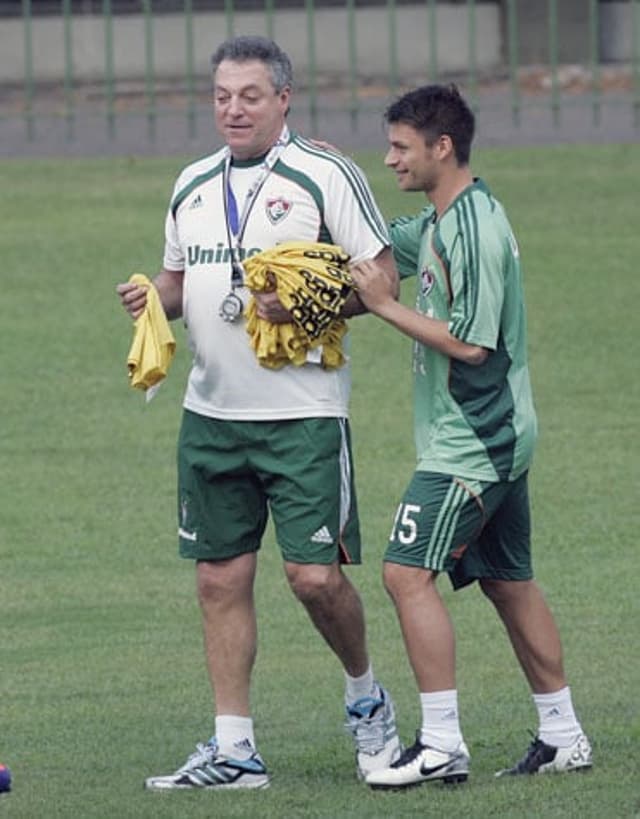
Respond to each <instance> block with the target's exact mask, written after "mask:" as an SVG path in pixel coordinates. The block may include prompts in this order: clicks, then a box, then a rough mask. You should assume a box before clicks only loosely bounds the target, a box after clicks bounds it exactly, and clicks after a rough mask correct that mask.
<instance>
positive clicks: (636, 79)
mask: <svg viewBox="0 0 640 819" xmlns="http://www.w3.org/2000/svg"><path fill="white" fill-rule="evenodd" d="M631 11H632V13H633V20H632V24H631V29H632V32H631V36H632V39H633V43H632V46H631V54H632V61H633V123H634V125H635V127H636V128H637V127H638V126H640V0H633V6H632V9H631Z"/></svg>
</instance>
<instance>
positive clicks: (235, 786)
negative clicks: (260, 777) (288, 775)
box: [144, 779, 271, 792]
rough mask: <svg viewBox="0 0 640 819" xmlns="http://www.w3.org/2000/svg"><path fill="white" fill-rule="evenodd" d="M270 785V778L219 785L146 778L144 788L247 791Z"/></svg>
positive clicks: (155, 789) (149, 789)
mask: <svg viewBox="0 0 640 819" xmlns="http://www.w3.org/2000/svg"><path fill="white" fill-rule="evenodd" d="M270 785H271V780H269V779H267V780H266V781H263V782H250V783H249V782H243V783H238V782H229V783H220V784H219V785H176V784H175V783H173V782H172V783H166V784H165V783H159V782H154V781H150V780H146V781H145V783H144V789H145V790H147V791H163V792H166V791H212V790H216V791H223V790H224V791H248V790H254V791H255V790H266V788H268V787H269V786H270Z"/></svg>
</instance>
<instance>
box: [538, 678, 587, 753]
mask: <svg viewBox="0 0 640 819" xmlns="http://www.w3.org/2000/svg"><path fill="white" fill-rule="evenodd" d="M533 701H534V703H535V706H536V708H537V709H538V721H539V728H538V736H539V737H540V739H541V740H542V741H543V742H545V743H546V744H547V745H553V746H554V747H555V748H566V747H568V746H569V745H571V744H572V743H573V742H574V741H575V740H576V739H577V737H578V736H579V735H580V734H581V733H582V728H581V727H580V723H579V722H578V720H577V718H576V715H575V712H574V710H573V703H572V702H571V691H570V690H569V686H568V685H567V686H565V687H564V688H561V689H560V690H559V691H554V692H552V693H551V694H533Z"/></svg>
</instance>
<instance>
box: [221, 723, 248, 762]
mask: <svg viewBox="0 0 640 819" xmlns="http://www.w3.org/2000/svg"><path fill="white" fill-rule="evenodd" d="M216 740H217V742H218V748H219V749H220V753H221V754H224V755H225V756H231V757H236V758H240V759H245V758H248V757H250V756H251V754H252V753H253V752H254V751H255V748H256V741H255V738H254V735H253V720H252V719H251V717H237V716H234V715H233V714H222V716H219V717H216Z"/></svg>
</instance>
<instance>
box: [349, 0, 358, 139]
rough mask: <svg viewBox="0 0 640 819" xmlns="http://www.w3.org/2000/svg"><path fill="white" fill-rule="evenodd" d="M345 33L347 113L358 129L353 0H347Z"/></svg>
mask: <svg viewBox="0 0 640 819" xmlns="http://www.w3.org/2000/svg"><path fill="white" fill-rule="evenodd" d="M347 34H348V38H349V45H348V47H349V114H350V116H351V130H352V131H357V130H358V113H359V111H360V106H359V105H358V40H357V35H356V9H355V0H347Z"/></svg>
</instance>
